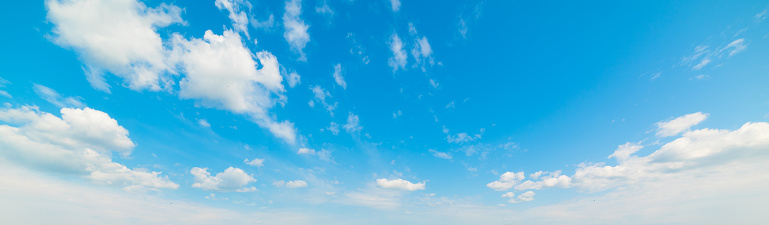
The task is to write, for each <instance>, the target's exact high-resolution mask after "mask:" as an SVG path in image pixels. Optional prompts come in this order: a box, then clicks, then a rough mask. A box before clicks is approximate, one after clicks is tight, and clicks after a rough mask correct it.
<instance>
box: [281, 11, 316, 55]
mask: <svg viewBox="0 0 769 225" xmlns="http://www.w3.org/2000/svg"><path fill="white" fill-rule="evenodd" d="M285 9H286V12H285V13H284V14H283V27H284V28H285V32H284V33H283V37H284V38H285V39H286V42H288V44H289V45H290V46H291V50H293V51H294V52H296V53H299V61H307V57H306V56H305V54H304V47H305V46H307V42H310V34H309V33H307V29H308V28H310V26H309V25H307V24H305V23H304V20H302V18H300V16H301V15H302V0H287V1H286V7H285Z"/></svg>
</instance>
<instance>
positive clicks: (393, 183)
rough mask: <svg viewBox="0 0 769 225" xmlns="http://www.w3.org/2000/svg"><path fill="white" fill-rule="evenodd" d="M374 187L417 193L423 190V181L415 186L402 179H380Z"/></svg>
mask: <svg viewBox="0 0 769 225" xmlns="http://www.w3.org/2000/svg"><path fill="white" fill-rule="evenodd" d="M376 185H377V186H379V187H381V188H386V189H396V190H404V191H417V190H424V189H425V181H422V182H419V183H416V184H415V183H411V182H410V181H407V180H403V179H394V180H388V179H385V178H381V179H377V180H376Z"/></svg>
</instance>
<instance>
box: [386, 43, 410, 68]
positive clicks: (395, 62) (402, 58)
mask: <svg viewBox="0 0 769 225" xmlns="http://www.w3.org/2000/svg"><path fill="white" fill-rule="evenodd" d="M388 44H389V45H390V51H392V54H393V55H392V56H391V57H390V58H389V59H388V60H387V63H388V65H390V67H391V68H392V69H393V73H395V72H396V71H398V69H406V60H407V57H408V55H407V54H406V50H405V49H404V46H403V41H401V39H400V37H398V34H396V33H393V34H392V35H391V36H390V41H389V43H388Z"/></svg>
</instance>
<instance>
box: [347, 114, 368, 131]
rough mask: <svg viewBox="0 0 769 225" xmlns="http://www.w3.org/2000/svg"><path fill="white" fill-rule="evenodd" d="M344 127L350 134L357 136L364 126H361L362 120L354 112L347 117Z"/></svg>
mask: <svg viewBox="0 0 769 225" xmlns="http://www.w3.org/2000/svg"><path fill="white" fill-rule="evenodd" d="M343 127H344V130H345V131H347V133H350V134H356V133H359V132H360V131H361V130H363V126H361V125H360V118H358V115H355V114H353V113H352V112H350V114H348V115H347V123H346V124H345V125H344V126H343Z"/></svg>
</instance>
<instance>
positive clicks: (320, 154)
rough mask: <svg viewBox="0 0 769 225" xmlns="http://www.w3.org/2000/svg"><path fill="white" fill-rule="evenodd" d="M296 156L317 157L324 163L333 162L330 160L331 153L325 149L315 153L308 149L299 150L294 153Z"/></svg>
mask: <svg viewBox="0 0 769 225" xmlns="http://www.w3.org/2000/svg"><path fill="white" fill-rule="evenodd" d="M296 154H297V155H317V156H318V159H320V160H323V161H326V162H334V161H333V159H331V151H329V150H326V149H321V150H320V151H315V149H309V148H299V150H297V151H296Z"/></svg>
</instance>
